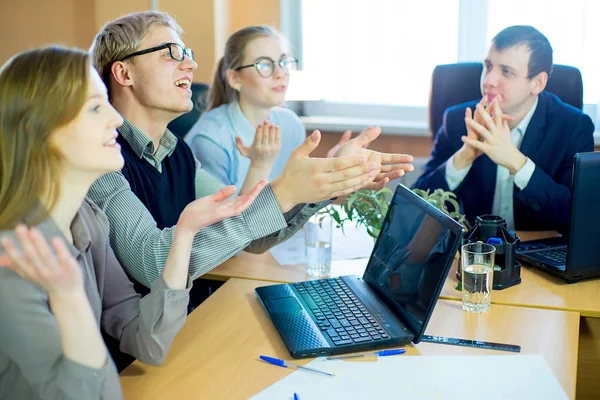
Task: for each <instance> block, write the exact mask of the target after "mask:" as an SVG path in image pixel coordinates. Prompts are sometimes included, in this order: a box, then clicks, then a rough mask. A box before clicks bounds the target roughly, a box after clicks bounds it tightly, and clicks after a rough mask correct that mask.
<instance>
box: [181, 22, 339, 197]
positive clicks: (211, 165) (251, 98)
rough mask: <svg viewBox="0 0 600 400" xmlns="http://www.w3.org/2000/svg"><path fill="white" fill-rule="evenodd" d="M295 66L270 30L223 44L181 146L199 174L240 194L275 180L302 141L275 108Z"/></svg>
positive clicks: (288, 114)
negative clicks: (204, 99) (204, 103)
mask: <svg viewBox="0 0 600 400" xmlns="http://www.w3.org/2000/svg"><path fill="white" fill-rule="evenodd" d="M297 64H298V60H297V59H296V58H295V57H294V56H293V55H292V54H290V46H289V43H288V42H287V40H286V39H285V38H284V37H282V35H281V34H279V33H278V32H277V31H275V30H274V29H272V28H270V27H267V26H249V27H246V28H243V29H240V30H239V31H237V32H235V33H234V34H233V35H231V37H230V38H229V39H228V40H227V44H226V46H225V52H224V55H223V57H222V58H221V60H220V61H219V63H218V65H217V68H216V71H215V75H214V80H213V83H212V86H211V88H210V91H209V94H208V103H209V104H208V109H207V111H205V112H204V113H203V114H202V115H201V116H200V119H199V120H198V122H197V123H196V124H195V125H194V126H193V127H192V129H191V130H190V131H189V133H188V135H187V136H186V141H187V143H188V144H189V145H190V147H191V148H192V150H193V152H194V154H195V155H196V157H197V158H198V159H199V161H200V163H201V164H202V167H203V168H204V169H205V170H207V171H208V172H209V173H210V174H212V175H213V176H215V177H217V178H218V179H220V180H221V181H223V183H225V184H228V185H235V186H236V187H237V188H238V190H239V191H240V193H245V192H246V191H247V190H248V188H250V187H252V185H253V184H255V183H256V182H257V181H258V180H260V179H263V178H268V179H269V180H272V179H273V178H275V177H276V176H278V175H279V174H280V173H281V171H282V170H283V167H284V166H285V163H286V161H287V160H288V158H289V156H290V154H291V153H292V151H293V150H294V149H295V148H296V147H298V146H299V145H300V144H301V143H302V142H303V141H304V139H305V138H306V130H305V128H304V125H303V124H302V122H301V121H300V119H299V118H298V116H297V115H296V114H294V113H293V112H292V111H290V110H288V109H286V108H283V107H281V106H282V105H283V103H284V102H285V94H286V91H287V88H288V83H289V79H290V71H292V70H295V69H296V67H297ZM349 137H350V132H347V133H346V134H345V136H344V139H345V141H346V140H348V139H349Z"/></svg>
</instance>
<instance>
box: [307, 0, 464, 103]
mask: <svg viewBox="0 0 600 400" xmlns="http://www.w3.org/2000/svg"><path fill="white" fill-rule="evenodd" d="M434 3H436V6H435V8H436V9H437V12H435V13H431V12H430V10H431V7H432V2H431V1H421V2H417V1H410V2H408V1H390V0H369V1H365V0H344V1H343V2H342V1H339V0H305V1H303V2H302V15H303V16H304V18H303V20H302V32H303V34H302V46H303V47H302V49H303V52H302V59H303V62H304V64H303V68H304V70H306V71H307V72H312V71H315V72H318V75H317V74H316V73H314V74H311V76H313V77H319V79H318V81H317V83H316V84H317V86H316V87H317V88H318V90H319V91H320V92H321V93H320V94H321V96H322V97H323V98H324V99H326V100H328V101H333V102H348V103H367V104H393V105H404V106H414V105H418V106H425V105H426V104H427V100H428V86H429V81H430V79H431V71H432V70H433V68H434V67H435V66H436V65H437V64H441V63H452V62H456V61H457V55H458V23H457V21H458V0H451V1H448V0H442V1H434ZM333 15H335V18H332V17H331V16H333ZM425 15H427V18H421V17H419V16H425ZM438 32H443V34H439V33H438ZM427 49H429V50H427ZM415 55H418V56H417V57H415Z"/></svg>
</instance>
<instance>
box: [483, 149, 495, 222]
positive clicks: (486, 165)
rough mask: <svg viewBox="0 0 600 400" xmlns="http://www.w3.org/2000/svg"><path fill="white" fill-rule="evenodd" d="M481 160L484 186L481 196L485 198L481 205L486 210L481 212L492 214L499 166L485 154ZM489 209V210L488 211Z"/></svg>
mask: <svg viewBox="0 0 600 400" xmlns="http://www.w3.org/2000/svg"><path fill="white" fill-rule="evenodd" d="M479 159H480V160H481V174H482V179H481V182H482V185H481V194H480V196H481V197H483V199H481V200H482V201H481V203H480V204H481V205H482V206H484V205H485V206H484V207H485V208H486V209H485V210H482V211H480V213H481V214H483V213H491V212H492V203H493V202H494V192H495V191H496V178H497V176H496V175H497V174H498V166H497V165H496V164H494V162H493V161H492V160H490V158H489V157H488V156H486V155H485V154H484V155H482V156H481V157H479ZM488 207H489V209H488Z"/></svg>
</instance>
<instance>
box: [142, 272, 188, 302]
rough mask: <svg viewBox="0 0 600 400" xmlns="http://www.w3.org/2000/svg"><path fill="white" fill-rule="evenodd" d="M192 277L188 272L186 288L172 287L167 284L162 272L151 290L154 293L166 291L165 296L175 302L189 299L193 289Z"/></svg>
mask: <svg viewBox="0 0 600 400" xmlns="http://www.w3.org/2000/svg"><path fill="white" fill-rule="evenodd" d="M192 285H193V281H192V277H191V276H190V275H189V274H188V276H187V282H186V284H185V289H171V288H169V287H168V286H167V284H166V282H165V279H164V277H163V275H162V274H160V276H159V277H158V278H157V279H156V280H155V281H154V282H153V283H152V287H151V289H150V290H151V291H152V292H154V293H164V297H165V298H166V299H168V300H172V301H174V302H179V301H181V300H184V301H187V298H188V296H189V293H190V290H191V289H192Z"/></svg>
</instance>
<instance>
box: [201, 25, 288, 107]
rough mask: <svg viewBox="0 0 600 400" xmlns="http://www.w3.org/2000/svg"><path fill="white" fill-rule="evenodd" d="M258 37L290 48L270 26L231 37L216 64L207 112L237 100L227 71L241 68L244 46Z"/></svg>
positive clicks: (245, 30)
mask: <svg viewBox="0 0 600 400" xmlns="http://www.w3.org/2000/svg"><path fill="white" fill-rule="evenodd" d="M258 37H274V38H276V39H278V40H279V41H281V42H282V44H283V45H284V46H285V47H290V46H289V43H288V42H287V40H285V38H284V37H283V36H281V34H280V33H279V32H277V31H276V30H275V29H273V28H271V27H270V26H264V25H257V26H247V27H245V28H242V29H240V30H239V31H237V32H235V33H234V34H233V35H231V36H230V37H229V39H227V44H226V45H225V54H224V55H223V57H221V59H220V60H219V62H218V63H217V67H216V69H215V73H214V77H213V83H212V86H211V88H210V89H209V91H208V109H207V111H208V110H212V109H213V108H217V107H219V106H221V105H223V104H228V103H231V102H233V101H235V100H237V98H238V97H237V96H238V93H237V92H236V91H235V90H234V89H233V88H232V87H231V86H230V85H229V83H228V82H227V70H228V69H235V68H237V67H239V66H241V64H242V60H243V59H244V54H245V51H246V46H248V43H250V42H251V41H252V40H254V39H256V38H258Z"/></svg>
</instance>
